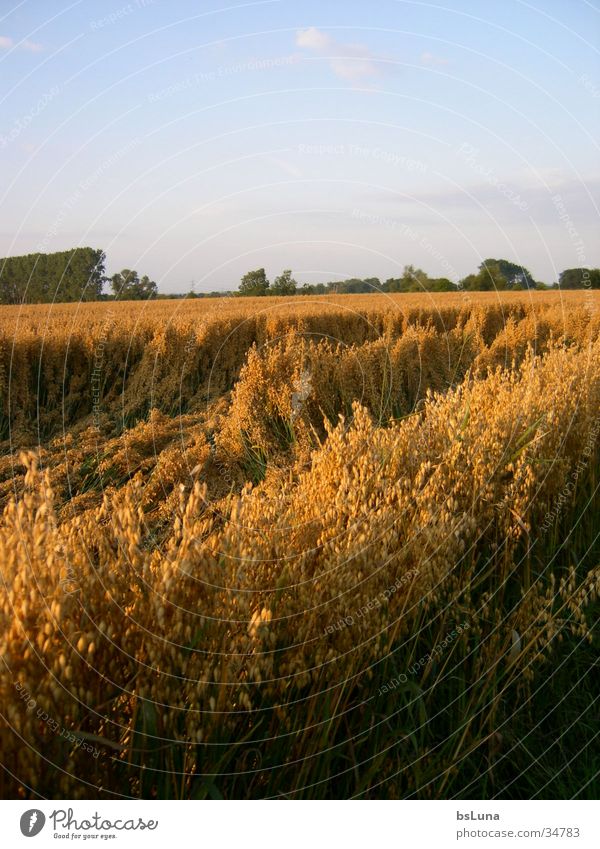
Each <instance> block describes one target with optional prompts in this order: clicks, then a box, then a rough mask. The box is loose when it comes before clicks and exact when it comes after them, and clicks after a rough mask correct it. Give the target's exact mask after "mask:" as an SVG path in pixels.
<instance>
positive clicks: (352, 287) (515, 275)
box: [236, 259, 600, 297]
mask: <svg viewBox="0 0 600 849" xmlns="http://www.w3.org/2000/svg"><path fill="white" fill-rule="evenodd" d="M557 286H558V287H559V288H561V289H600V269H598V268H592V269H589V268H568V269H565V271H562V272H561V274H560V275H559V279H558V284H554V285H553V286H547V285H546V284H545V283H542V282H540V281H536V280H534V278H533V276H532V275H531V273H530V272H529V271H528V269H527V268H525V267H524V266H522V265H518V264H517V263H514V262H510V261H509V260H506V259H486V260H484V261H483V262H482V263H481V264H480V265H479V268H478V271H477V273H476V274H469V275H467V276H466V277H464V278H463V279H462V280H460V281H459V282H458V283H453V282H452V281H451V280H449V279H448V278H447V277H429V275H428V274H427V273H426V272H425V271H423V270H422V269H421V268H415V267H414V266H413V265H405V266H404V269H403V272H402V275H401V276H400V277H390V278H388V279H387V280H385V281H384V282H382V281H381V280H380V279H379V278H378V277H366V278H364V279H361V278H358V277H351V278H349V279H347V280H332V281H330V282H328V283H304V284H302V285H299V284H298V283H297V282H296V281H295V280H294V279H293V277H292V272H291V270H290V269H286V270H285V271H283V272H282V273H281V274H280V275H279V277H276V278H275V280H274V281H273V283H270V282H269V280H268V278H267V275H266V272H265V269H264V268H257V269H255V270H254V271H249V272H248V273H247V274H245V275H244V276H243V277H242V280H241V283H240V286H239V289H238V291H237V293H236V294H237V295H242V296H251V297H257V296H262V295H325V294H335V295H346V294H360V293H363V292H364V293H366V292H456V291H459V290H466V291H472V292H486V291H513V292H515V291H522V290H525V289H552V288H557Z"/></svg>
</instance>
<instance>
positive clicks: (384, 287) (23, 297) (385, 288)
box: [0, 247, 600, 304]
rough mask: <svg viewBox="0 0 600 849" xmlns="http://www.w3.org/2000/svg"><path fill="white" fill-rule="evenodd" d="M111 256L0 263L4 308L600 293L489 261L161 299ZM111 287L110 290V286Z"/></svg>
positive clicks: (258, 277)
mask: <svg viewBox="0 0 600 849" xmlns="http://www.w3.org/2000/svg"><path fill="white" fill-rule="evenodd" d="M105 266H106V254H105V253H104V251H103V250H101V249H100V248H89V247H86V248H74V249H72V250H69V251H59V252H56V253H51V254H43V253H35V254H28V255H27V256H16V257H7V258H5V259H0V303H2V304H22V303H30V304H34V303H50V302H54V301H56V302H65V301H66V302H68V301H99V300H148V299H151V298H182V297H191V298H196V297H219V296H224V295H237V296H252V297H257V296H259V297H260V296H264V295H279V296H282V295H284V296H285V295H325V294H335V295H344V294H360V293H363V292H456V291H457V290H467V291H496V290H499V291H519V290H524V289H550V288H555V287H556V286H557V285H558V287H560V288H561V289H600V269H598V268H592V269H589V268H568V269H565V270H564V271H562V272H561V274H560V276H559V279H558V284H554V286H547V285H546V284H545V283H541V282H539V281H536V280H534V278H533V277H532V275H531V273H530V272H529V271H528V270H527V269H526V268H525V267H524V266H522V265H518V264H517V263H513V262H510V261H509V260H506V259H486V260H484V261H483V262H482V263H481V264H480V265H479V268H478V270H477V273H476V274H469V275H467V276H466V277H464V278H463V279H462V280H460V281H459V282H458V283H453V282H452V281H451V280H449V279H448V278H447V277H429V275H428V274H427V273H426V272H425V271H423V270H422V269H421V268H415V267H414V266H413V265H406V266H404V269H403V271H402V274H401V275H400V276H399V277H390V278H388V279H387V280H385V281H383V282H382V281H381V280H380V279H379V278H378V277H367V278H362V279H361V278H358V277H352V278H349V279H347V280H332V281H329V282H327V283H304V284H302V285H300V284H299V283H298V282H297V281H296V280H295V279H294V278H293V276H292V271H291V269H289V268H288V269H285V270H284V271H282V272H281V274H280V275H279V276H277V277H275V279H274V280H273V281H272V282H271V281H269V279H268V277H267V274H266V272H265V269H264V268H257V269H254V270H253V271H248V272H247V273H246V274H244V276H243V277H242V280H241V282H240V285H239V288H238V290H237V291H236V292H211V293H196V292H193V291H192V292H189V293H188V294H187V295H175V294H174V295H159V294H158V286H157V284H156V283H155V282H154V281H153V280H151V279H150V278H149V277H148V276H147V275H143V276H140V275H139V274H138V273H137V271H135V270H134V269H128V268H124V269H123V270H122V271H120V272H118V273H117V274H113V275H112V277H107V276H106V273H105ZM107 284H108V291H105V287H106V286H107Z"/></svg>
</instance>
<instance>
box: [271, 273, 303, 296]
mask: <svg viewBox="0 0 600 849" xmlns="http://www.w3.org/2000/svg"><path fill="white" fill-rule="evenodd" d="M297 285H298V284H297V283H296V281H295V280H294V279H293V277H292V270H291V268H286V269H285V271H282V272H281V274H280V275H279V277H276V278H275V280H273V285H272V286H271V288H270V289H269V292H270V294H271V295H295V294H296V287H297Z"/></svg>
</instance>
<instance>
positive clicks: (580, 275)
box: [558, 268, 600, 289]
mask: <svg viewBox="0 0 600 849" xmlns="http://www.w3.org/2000/svg"><path fill="white" fill-rule="evenodd" d="M558 285H559V286H560V288H561V289H600V268H566V269H565V270H564V271H561V273H560V276H559V278H558Z"/></svg>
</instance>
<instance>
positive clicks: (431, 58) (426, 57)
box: [421, 51, 448, 65]
mask: <svg viewBox="0 0 600 849" xmlns="http://www.w3.org/2000/svg"><path fill="white" fill-rule="evenodd" d="M421 62H422V63H423V65H447V64H448V60H447V59H444V58H443V56H436V55H435V54H434V53H429V51H425V53H421Z"/></svg>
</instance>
